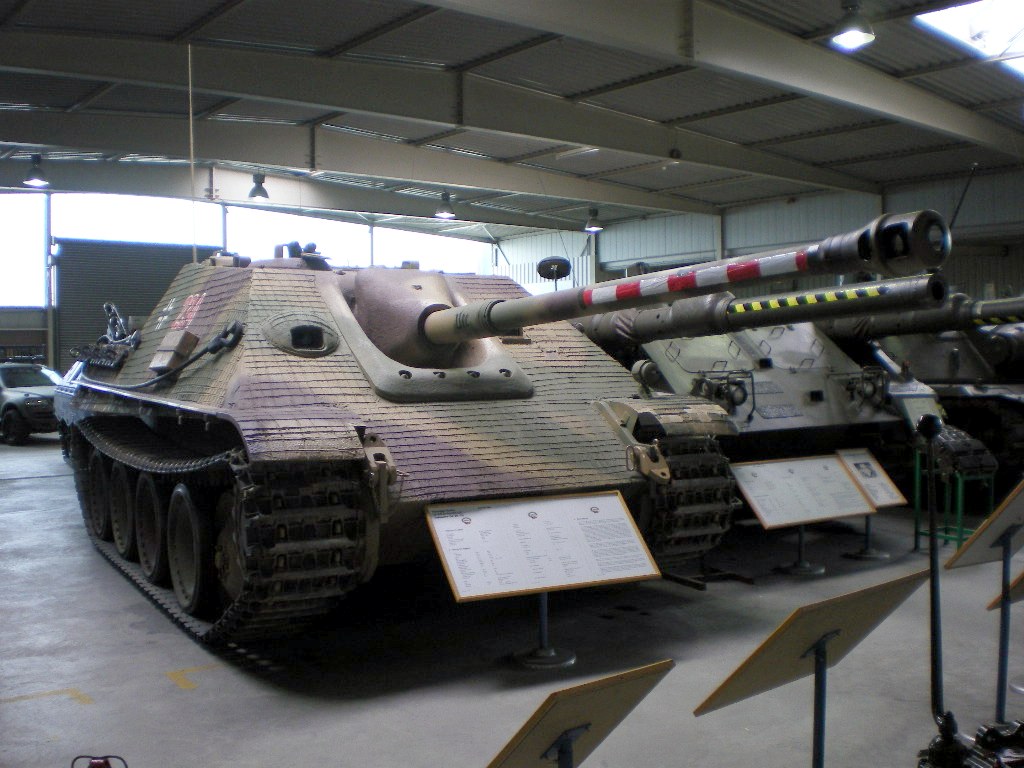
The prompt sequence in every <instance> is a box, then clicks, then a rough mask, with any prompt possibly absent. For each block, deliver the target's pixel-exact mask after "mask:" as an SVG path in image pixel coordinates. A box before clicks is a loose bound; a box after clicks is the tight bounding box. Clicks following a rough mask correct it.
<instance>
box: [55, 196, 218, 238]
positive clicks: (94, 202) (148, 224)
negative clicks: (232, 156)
mask: <svg viewBox="0 0 1024 768" xmlns="http://www.w3.org/2000/svg"><path fill="white" fill-rule="evenodd" d="M220 211H221V208H220V206H219V205H216V204H214V203H201V202H195V203H193V202H190V201H188V200H170V199H168V198H164V197H139V196H135V195H92V194H60V193H55V194H54V195H53V216H52V220H51V224H50V226H51V228H52V232H53V236H54V237H64V238H68V239H74V240H119V241H123V242H126V243H165V244H171V245H191V244H192V243H196V244H197V245H215V246H219V245H220V244H221V239H222V237H223V235H222V222H221V213H220Z"/></svg>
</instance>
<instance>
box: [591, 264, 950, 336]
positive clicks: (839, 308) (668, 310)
mask: <svg viewBox="0 0 1024 768" xmlns="http://www.w3.org/2000/svg"><path fill="white" fill-rule="evenodd" d="M945 298H946V280H945V278H943V277H942V276H941V275H940V274H937V273H936V274H930V275H922V276H918V277H901V278H895V279H892V280H880V281H877V282H872V283H862V284H858V285H856V286H840V287H836V288H828V289H819V290H814V291H798V292H792V293H785V294H778V295H771V296H761V297H758V298H755V299H737V298H736V297H735V296H733V295H732V294H731V293H729V292H723V293H716V294H709V295H706V296H697V297H693V298H687V299H679V300H678V301H674V302H673V303H672V304H670V305H668V306H662V307H657V308H651V309H625V310H619V311H617V312H607V313H604V314H601V315H592V316H591V317H588V318H586V319H585V320H583V321H581V322H579V323H577V327H578V328H579V329H580V330H581V331H583V333H585V334H586V335H587V336H588V337H589V338H590V339H591V340H592V341H594V342H595V343H596V344H599V345H600V346H602V347H603V348H605V349H607V350H609V351H613V350H615V349H618V348H623V347H628V346H631V345H636V344H646V343H647V342H650V341H656V340H658V339H671V338H677V337H695V336H710V335H715V334H720V333H728V332H731V331H739V330H743V329H746V328H760V327H763V326H766V325H780V324H786V323H802V322H810V321H814V320H819V319H821V318H835V317H851V316H853V317H861V316H863V315H865V314H869V313H875V312H885V311H890V310H895V309H902V310H907V309H908V308H910V307H919V308H928V307H934V306H937V305H938V304H940V303H941V302H942V301H943V300H944V299H945Z"/></svg>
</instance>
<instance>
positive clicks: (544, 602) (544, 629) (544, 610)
mask: <svg viewBox="0 0 1024 768" xmlns="http://www.w3.org/2000/svg"><path fill="white" fill-rule="evenodd" d="M539 597H540V636H539V639H538V644H539V649H540V650H541V651H546V650H548V648H550V646H549V645H548V593H547V592H541V593H540V595H539Z"/></svg>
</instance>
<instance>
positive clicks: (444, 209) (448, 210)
mask: <svg viewBox="0 0 1024 768" xmlns="http://www.w3.org/2000/svg"><path fill="white" fill-rule="evenodd" d="M434 218H437V219H454V218H455V210H454V209H453V208H452V198H451V195H449V194H448V193H447V192H442V193H441V204H440V205H439V206H437V210H436V211H434Z"/></svg>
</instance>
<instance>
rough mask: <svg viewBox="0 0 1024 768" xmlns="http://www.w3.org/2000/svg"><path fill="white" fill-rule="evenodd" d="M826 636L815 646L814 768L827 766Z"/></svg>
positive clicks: (812, 761) (812, 757)
mask: <svg viewBox="0 0 1024 768" xmlns="http://www.w3.org/2000/svg"><path fill="white" fill-rule="evenodd" d="M828 641H829V636H828V635H826V636H825V637H823V638H822V639H821V640H819V641H818V643H817V645H815V646H814V746H813V752H812V754H811V766H812V768H824V766H825V683H826V675H827V674H828V652H827V650H826V648H825V644H826V643H827V642H828Z"/></svg>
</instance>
